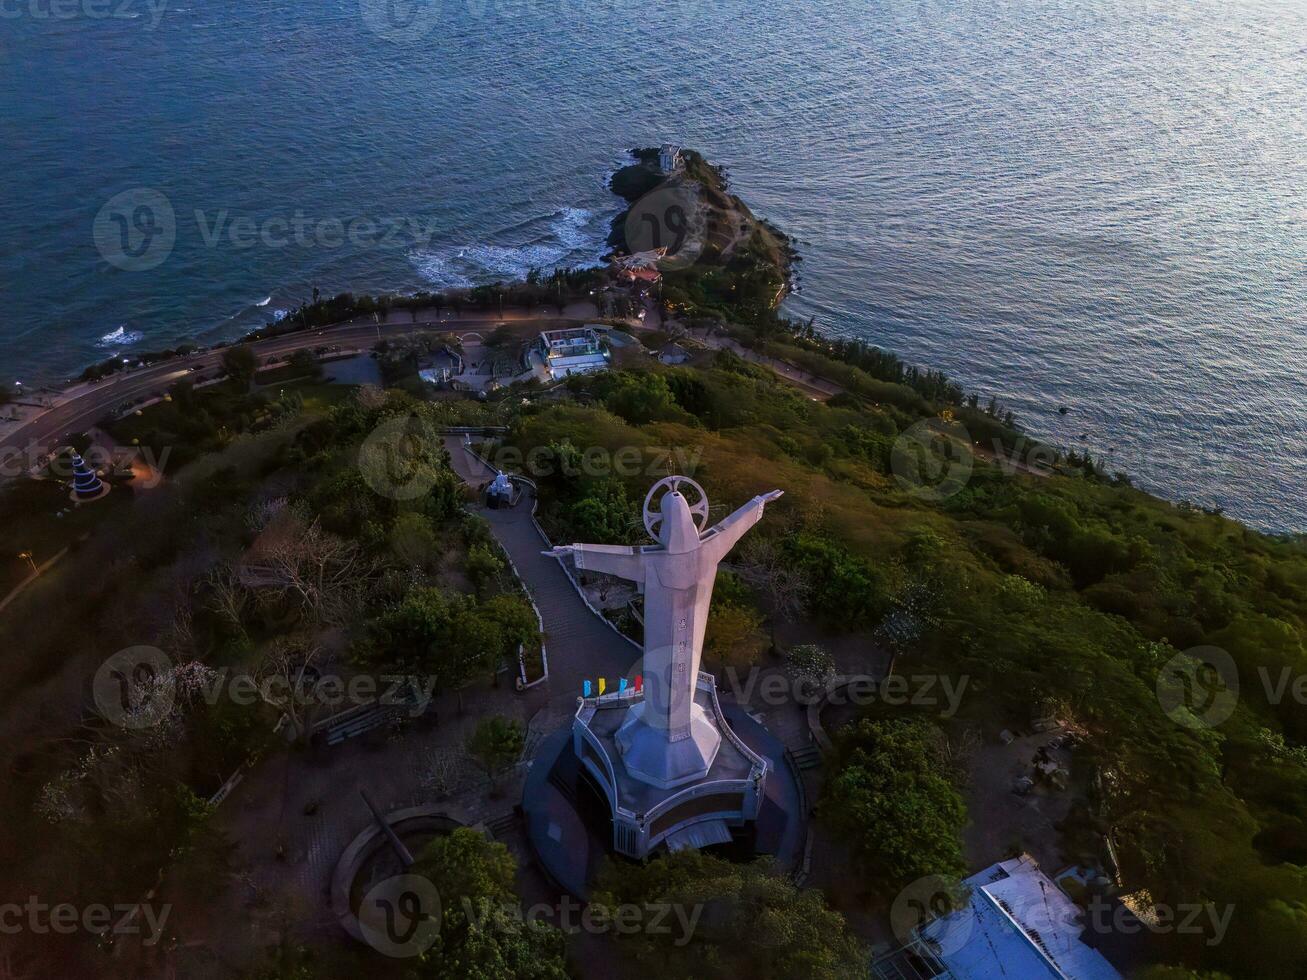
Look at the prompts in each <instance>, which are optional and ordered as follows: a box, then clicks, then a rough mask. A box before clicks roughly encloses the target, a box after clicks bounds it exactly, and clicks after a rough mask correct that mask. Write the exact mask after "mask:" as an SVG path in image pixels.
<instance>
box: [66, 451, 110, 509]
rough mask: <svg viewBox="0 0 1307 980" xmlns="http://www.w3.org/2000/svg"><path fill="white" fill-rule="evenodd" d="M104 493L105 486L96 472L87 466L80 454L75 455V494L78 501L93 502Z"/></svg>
mask: <svg viewBox="0 0 1307 980" xmlns="http://www.w3.org/2000/svg"><path fill="white" fill-rule="evenodd" d="M103 492H104V484H103V483H101V482H100V478H99V477H98V476H96V475H95V470H93V469H91V468H90V467H89V466H87V465H86V460H84V459H82V457H81V454H80V453H73V493H74V494H76V496H77V499H78V500H91V499H93V498H95V497H98V496H100V494H101V493H103Z"/></svg>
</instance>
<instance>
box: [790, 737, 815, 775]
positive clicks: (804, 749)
mask: <svg viewBox="0 0 1307 980" xmlns="http://www.w3.org/2000/svg"><path fill="white" fill-rule="evenodd" d="M790 755H791V756H792V757H793V759H794V764H795V766H797V767H798V768H799V769H800V770H801V771H802V770H806V769H819V768H820V767H821V750H820V749H819V748H817V746H816V745H813V744H812V743H811V742H810V743H808V744H807V745H802V746H800V747H798V748H792V749H790Z"/></svg>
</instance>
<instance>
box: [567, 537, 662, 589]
mask: <svg viewBox="0 0 1307 980" xmlns="http://www.w3.org/2000/svg"><path fill="white" fill-rule="evenodd" d="M544 554H545V555H548V556H549V557H550V558H562V557H563V556H564V555H568V554H570V555H572V557H573V559H574V560H575V561H576V567H577V568H580V569H584V570H585V571H587V572H603V573H604V574H605V575H616V576H618V577H619V578H625V579H630V580H631V581H633V582H641V581H643V580H644V562H643V561H642V560H641V558H640V553H639V552H638V551H637V550H636V549H635V548H628V547H626V546H625V545H620V544H565V545H562V546H560V547H558V548H555V549H553V550H552V551H546V552H544Z"/></svg>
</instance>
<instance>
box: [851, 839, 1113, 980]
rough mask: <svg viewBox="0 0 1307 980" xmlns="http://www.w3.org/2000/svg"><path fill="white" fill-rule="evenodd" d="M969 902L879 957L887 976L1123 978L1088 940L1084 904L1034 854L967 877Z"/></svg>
mask: <svg viewBox="0 0 1307 980" xmlns="http://www.w3.org/2000/svg"><path fill="white" fill-rule="evenodd" d="M964 884H965V885H967V886H969V887H970V889H971V894H970V898H969V901H968V904H967V906H966V907H965V908H962V909H959V910H958V911H956V912H952V913H950V914H948V915H943V916H940V917H938V918H936V919H933V920H932V921H930V922H928V923H927V924H925V925H923V926H920V927H919V928H918V929H917V930H916V941H915V942H912V943H909V944H907V945H906V946H905V947H903V948H902V949H899V950H896V951H895V952H893V953H891V954H889V955H887V956H885V957H882V958H881V959H880V960H877V962H876V964H875V966H874V969H873V972H874V974H875V975H876V976H877V977H880V978H894V980H899V978H904V980H918V978H925V977H938V978H940V980H945V978H952V980H1010V978H1012V977H1021V978H1022V980H1121V974H1120V973H1118V972H1117V971H1116V969H1115V968H1114V967H1113V966H1112V965H1111V964H1110V963H1108V961H1107V960H1106V959H1104V958H1103V955H1102V954H1101V953H1100V952H1098V950H1096V949H1093V948H1091V947H1089V946H1087V945H1085V944H1084V943H1083V942H1082V941H1081V938H1080V936H1081V933H1082V932H1083V931H1084V926H1083V925H1082V924H1081V910H1080V908H1079V906H1077V905H1076V904H1075V903H1074V902H1072V901H1071V899H1070V898H1069V897H1068V896H1067V894H1066V893H1065V892H1063V891H1062V890H1061V889H1060V888H1058V887H1057V885H1056V884H1055V883H1054V882H1053V880H1052V879H1051V878H1049V877H1048V876H1047V875H1046V874H1044V873H1043V872H1042V871H1041V870H1040V869H1039V865H1038V864H1036V863H1035V860H1034V858H1032V857H1030V856H1029V855H1028V854H1023V855H1021V857H1018V858H1013V859H1012V860H1010V861H1000V862H999V863H998V864H994V865H991V866H990V867H988V868H986V869H985V870H984V871H981V872H979V873H977V874H974V875H972V876H971V877H970V878H967V879H966V880H965V881H964Z"/></svg>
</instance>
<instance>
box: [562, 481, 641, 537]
mask: <svg viewBox="0 0 1307 980" xmlns="http://www.w3.org/2000/svg"><path fill="white" fill-rule="evenodd" d="M571 518H572V520H571V524H572V527H573V528H574V529H575V530H576V534H577V537H578V538H579V539H580V540H582V541H590V542H593V543H595V544H626V543H628V542H629V541H630V538H631V531H632V527H633V522H634V521H635V507H634V505H633V504H632V503H631V499H630V497H628V496H627V495H626V487H625V486H624V485H623V484H622V483H621V481H620V480H614V479H612V478H608V479H605V480H602V481H600V482H597V483H595V484H594V485H593V486H591V487H590V488H589V489H588V490H587V491H586V494H585V496H584V497H582V498H581V499H580V500H578V501H577V502H576V503H575V504H573V505H572V513H571Z"/></svg>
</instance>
